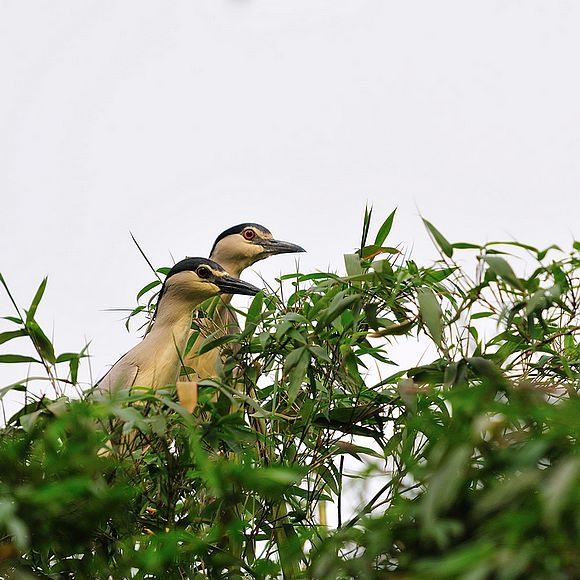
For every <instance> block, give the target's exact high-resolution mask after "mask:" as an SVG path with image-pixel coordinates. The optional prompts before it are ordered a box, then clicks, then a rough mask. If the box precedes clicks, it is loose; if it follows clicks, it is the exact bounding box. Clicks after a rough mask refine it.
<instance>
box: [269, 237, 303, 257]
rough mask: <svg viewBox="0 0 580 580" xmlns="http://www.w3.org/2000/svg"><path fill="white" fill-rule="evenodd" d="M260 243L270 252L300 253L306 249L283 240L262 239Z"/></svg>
mask: <svg viewBox="0 0 580 580" xmlns="http://www.w3.org/2000/svg"><path fill="white" fill-rule="evenodd" d="M259 244H260V245H261V246H263V247H264V248H265V249H266V250H267V251H268V253H270V254H298V253H300V252H305V251H306V250H305V249H304V248H302V247H301V246H297V245H296V244H291V243H290V242H283V241H282V240H260V242H259Z"/></svg>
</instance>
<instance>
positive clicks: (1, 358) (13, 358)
mask: <svg viewBox="0 0 580 580" xmlns="http://www.w3.org/2000/svg"><path fill="white" fill-rule="evenodd" d="M39 362H40V361H39V360H37V359H35V358H32V357H31V356H24V355H22V354H0V363H39Z"/></svg>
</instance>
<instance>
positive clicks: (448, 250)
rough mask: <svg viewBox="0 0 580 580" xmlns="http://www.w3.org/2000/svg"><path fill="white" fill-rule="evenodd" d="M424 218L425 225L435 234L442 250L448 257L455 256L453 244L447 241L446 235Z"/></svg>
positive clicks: (435, 238) (434, 237)
mask: <svg viewBox="0 0 580 580" xmlns="http://www.w3.org/2000/svg"><path fill="white" fill-rule="evenodd" d="M422 219H423V223H424V224H425V227H426V228H427V229H428V230H429V233H430V234H431V235H432V236H433V239H434V240H435V242H436V243H437V245H438V246H439V248H440V249H441V251H442V252H443V253H444V254H445V255H446V256H447V257H448V258H451V257H452V256H453V246H452V245H451V244H450V243H449V242H448V241H447V239H446V238H445V236H443V234H442V233H441V232H440V231H439V230H438V229H437V228H436V227H435V226H434V225H433V224H432V223H431V222H428V221H427V220H426V219H425V218H422Z"/></svg>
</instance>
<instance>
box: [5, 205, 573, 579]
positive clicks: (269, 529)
mask: <svg viewBox="0 0 580 580" xmlns="http://www.w3.org/2000/svg"><path fill="white" fill-rule="evenodd" d="M371 218H372V210H370V209H367V210H366V211H365V217H364V222H363V232H362V236H361V244H360V248H359V249H358V250H357V251H356V252H353V253H350V254H347V255H346V256H345V266H346V275H345V276H340V275H337V274H335V273H324V272H316V273H309V274H308V273H307V274H303V273H293V274H288V275H285V276H283V277H282V279H281V280H280V289H279V291H278V292H276V293H272V294H268V293H260V294H258V295H257V296H256V297H255V298H254V299H253V301H252V303H251V305H250V307H249V309H248V312H247V313H246V314H245V322H243V323H242V324H241V327H242V330H241V331H240V332H239V333H238V334H233V335H230V336H226V337H224V336H222V335H221V334H220V333H215V334H214V335H210V336H207V338H206V340H205V342H204V344H203V347H202V349H203V350H211V349H212V348H219V349H220V351H221V354H222V360H223V364H222V367H221V370H220V373H219V376H216V377H215V378H214V379H212V380H205V381H203V382H201V383H200V385H199V401H198V406H197V408H196V409H195V410H194V412H193V413H192V414H189V413H187V412H186V411H185V409H184V408H183V407H181V406H180V405H179V404H178V403H177V402H176V401H175V392H174V388H173V387H172V386H168V387H167V389H159V390H157V391H151V390H147V389H139V390H137V389H135V390H133V391H131V392H120V393H118V394H116V396H115V397H114V398H113V399H110V400H95V399H94V398H91V397H83V398H82V399H81V400H76V399H75V398H74V397H71V395H72V393H70V392H67V390H70V389H71V388H72V386H74V385H77V384H78V376H79V365H80V363H81V362H82V359H83V358H84V357H85V356H86V347H85V349H83V350H81V351H80V352H78V353H75V352H65V353H62V354H60V355H57V354H56V351H55V348H54V346H53V344H52V342H51V341H50V340H49V339H48V338H47V336H46V334H45V333H44V332H43V330H42V329H41V328H40V326H39V325H38V323H37V322H36V318H35V317H36V313H37V310H38V308H39V305H40V304H41V300H42V296H43V293H44V289H45V287H46V281H43V283H42V284H41V285H40V287H39V289H38V291H37V292H36V295H35V298H34V299H33V301H32V304H31V306H30V308H28V310H27V311H26V312H25V313H24V315H23V314H22V313H21V311H20V309H19V307H18V305H17V303H16V301H15V300H14V298H13V297H12V295H11V294H10V291H9V288H8V286H7V284H6V282H5V281H4V279H3V278H0V282H1V283H2V284H3V286H4V288H5V290H6V292H7V293H8V295H9V296H10V299H11V300H12V303H13V305H14V308H15V314H16V315H15V316H7V317H5V321H6V324H10V325H15V326H16V328H14V326H12V328H11V329H8V330H2V332H1V333H0V345H2V348H5V347H6V348H7V347H8V346H11V345H12V341H15V340H17V341H20V342H18V344H23V342H22V341H24V340H25V339H26V338H28V339H29V344H30V346H31V348H32V353H30V352H28V351H25V352H18V353H17V354H0V363H6V364H8V363H10V364H11V365H18V364H19V363H25V364H27V365H28V364H32V365H33V367H34V368H36V367H38V369H40V370H39V373H38V376H37V375H35V376H27V378H26V379H23V380H22V381H18V382H17V383H15V384H12V385H7V386H6V387H4V388H3V389H1V390H0V396H5V395H6V393H8V392H9V391H11V390H17V391H18V390H19V391H24V393H23V394H24V396H25V405H24V406H23V407H22V408H21V409H20V410H19V411H18V412H17V413H16V414H15V415H14V416H13V417H12V418H10V419H9V420H8V421H7V424H6V426H5V427H4V429H3V431H2V436H1V437H0V473H1V474H2V475H1V476H0V573H2V574H5V575H10V574H12V575H13V576H14V577H20V578H27V577H28V578H32V577H46V578H61V577H79V578H85V577H86V578H100V577H108V576H109V575H111V576H112V577H115V578H205V577H210V578H236V577H239V578H259V579H261V578H264V579H265V578H277V577H281V576H284V577H285V578H294V577H306V578H307V577H310V578H322V577H328V578H353V577H356V578H386V577H395V578H416V579H420V578H425V577H433V578H461V579H466V580H473V579H487V578H489V579H492V578H505V579H516V578H526V579H527V578H538V579H540V578H546V577H553V578H562V579H568V578H576V577H577V570H578V569H580V557H579V556H578V549H577V546H578V545H580V509H579V508H580V456H579V453H578V438H579V435H580V400H579V398H578V389H579V382H580V342H579V334H580V320H579V309H578V304H579V303H580V302H579V298H580V297H579V289H580V279H579V272H580V255H579V248H580V246H579V245H578V243H575V244H574V246H573V249H572V251H571V252H570V253H565V252H563V251H562V250H560V249H559V248H557V247H555V246H550V247H549V248H546V249H545V250H540V249H537V248H534V247H531V246H529V245H526V244H522V243H518V242H490V243H488V244H485V245H478V244H473V243H468V242H458V243H450V242H449V241H448V240H447V239H446V238H445V236H443V234H442V233H441V232H440V231H439V230H438V229H436V228H435V226H433V225H432V224H431V223H430V222H428V221H426V220H423V221H424V224H425V226H426V228H427V231H428V233H429V235H431V237H432V238H433V240H434V242H435V245H436V248H437V249H438V251H439V252H440V259H439V260H437V261H436V262H434V263H432V264H429V265H425V266H421V265H418V264H416V263H415V262H414V261H413V260H411V259H410V258H405V257H404V254H403V253H402V252H400V251H399V250H398V249H397V248H395V247H391V246H385V245H384V244H385V242H386V240H387V238H388V236H389V235H390V233H391V230H392V226H393V221H394V218H395V212H392V213H391V214H390V215H389V216H388V217H387V219H386V220H385V221H384V222H383V223H382V225H381V226H380V227H379V229H378V231H377V234H376V235H375V237H374V239H373V238H372V237H369V236H370V232H371V226H372V223H371ZM367 240H373V242H372V243H367ZM521 258H524V260H523V261H522V260H521ZM517 260H520V262H519V263H518V262H517ZM152 268H153V267H152ZM525 269H528V270H530V271H531V273H530V274H526V273H525ZM157 272H160V273H163V272H164V269H163V268H159V269H158V270H157ZM158 286H159V281H158V280H155V281H153V282H150V283H148V284H146V285H144V286H143V288H142V290H140V291H139V293H138V296H137V301H138V304H137V307H136V308H134V309H132V315H133V316H136V315H142V314H143V313H150V312H151V303H152V301H151V300H150V299H148V298H147V296H148V295H149V294H150V293H151V292H153V291H155V290H156V289H158ZM141 301H147V302H144V303H141ZM215 307H216V302H215V301H212V302H210V303H208V304H207V305H206V312H207V313H208V315H210V314H211V312H212V309H214V308H215ZM13 314H14V313H13ZM240 315H243V313H240ZM204 321H205V319H204V317H203V314H202V315H200V316H198V317H196V318H195V319H194V325H195V330H196V331H195V333H194V337H193V340H190V345H191V344H193V342H194V340H195V337H197V336H198V334H199V333H203V334H204V335H207V328H205V326H204V324H205V322H204ZM14 344H17V343H14ZM401 348H407V349H409V348H415V349H416V352H417V359H419V358H420V357H421V356H423V357H425V356H429V357H431V359H430V361H429V362H424V363H423V364H421V365H419V366H415V367H412V368H408V369H406V368H401V367H399V366H398V365H396V364H395V362H394V361H395V360H396V358H397V357H398V353H399V351H400V349H401ZM11 350H12V349H11ZM13 352H14V351H13ZM425 352H426V353H428V354H426V355H424V353H425ZM428 360H429V359H428ZM11 368H14V367H11ZM63 368H64V369H65V371H64V372H65V375H64V376H62V372H61V369H63ZM38 380H44V382H45V383H46V386H47V387H48V388H49V389H50V391H51V393H52V394H53V395H54V396H52V395H51V397H48V396H47V395H46V394H44V395H41V394H39V392H46V388H44V389H41V391H39V390H38V389H36V388H33V386H32V385H33V384H34V385H36V383H37V381H38ZM65 394H67V395H68V396H65ZM347 457H348V458H353V459H354V460H356V461H358V462H359V463H360V465H361V468H360V472H359V474H358V476H357V477H358V478H360V479H362V480H367V481H371V479H372V478H371V476H372V475H373V474H379V475H381V486H380V488H376V487H375V489H373V490H372V492H369V493H368V496H367V497H366V498H365V499H364V501H363V504H362V505H360V506H359V507H358V509H356V510H355V511H354V512H352V513H347V512H346V510H345V509H344V503H345V502H344V500H345V498H348V497H349V494H352V483H351V480H352V478H351V475H352V469H350V468H349V469H347V468H346V467H345V466H346V465H347V464H348V462H347V461H346V459H345V458H347ZM328 512H331V513H332V514H333V515H336V520H337V522H338V525H337V526H329V525H327V522H326V521H325V518H326V516H325V514H326V513H328ZM18 575H19V576H18Z"/></svg>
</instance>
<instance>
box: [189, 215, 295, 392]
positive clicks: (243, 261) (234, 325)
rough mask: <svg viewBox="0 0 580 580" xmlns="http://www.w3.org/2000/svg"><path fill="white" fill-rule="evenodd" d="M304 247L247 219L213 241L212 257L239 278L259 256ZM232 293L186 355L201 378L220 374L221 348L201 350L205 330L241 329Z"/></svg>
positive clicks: (192, 374)
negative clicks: (218, 360)
mask: <svg viewBox="0 0 580 580" xmlns="http://www.w3.org/2000/svg"><path fill="white" fill-rule="evenodd" d="M305 251H306V250H305V249H304V248H301V247H300V246H297V245H296V244H292V243H290V242H283V241H281V240H275V239H274V237H273V236H272V233H271V232H270V230H268V229H267V228H265V227H264V226H261V225H260V224H255V223H243V224H238V225H237V226H233V227H231V228H229V229H227V230H225V231H224V232H222V233H221V234H220V235H219V236H218V237H217V239H216V241H215V242H214V244H213V247H212V249H211V253H210V259H211V260H214V261H215V262H217V263H218V264H220V265H221V266H222V267H223V268H224V269H225V270H226V272H228V273H229V274H231V275H232V276H235V277H236V278H238V277H239V276H240V274H241V273H242V272H243V271H244V270H245V269H246V268H248V267H249V266H251V265H252V264H255V263H256V262H258V261H259V260H263V259H264V258H268V257H270V256H275V255H276V254H293V253H298V252H305ZM231 299H232V296H231V294H224V295H223V296H222V297H221V299H220V302H219V304H218V305H217V308H216V309H215V311H214V313H213V316H212V320H211V324H210V328H209V329H204V332H203V333H200V336H199V337H198V338H197V340H196V342H195V344H194V345H193V346H192V348H191V350H190V351H189V353H188V354H187V355H186V357H185V361H184V362H185V366H186V368H189V369H191V371H192V372H189V371H188V375H189V377H190V378H191V379H193V380H195V381H198V380H202V379H206V378H210V377H215V376H216V362H217V359H218V355H219V351H218V349H213V350H211V351H209V352H206V353H203V354H201V355H200V354H198V351H199V348H200V346H201V343H202V342H203V341H204V338H205V337H204V336H203V335H202V334H204V335H205V336H207V335H208V334H212V333H214V332H218V333H219V332H220V331H221V332H223V333H224V334H226V333H232V332H236V331H237V330H239V326H238V320H237V318H236V315H235V314H234V313H233V312H232V311H231V309H230V308H229V307H228V305H229V303H230V302H231Z"/></svg>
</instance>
